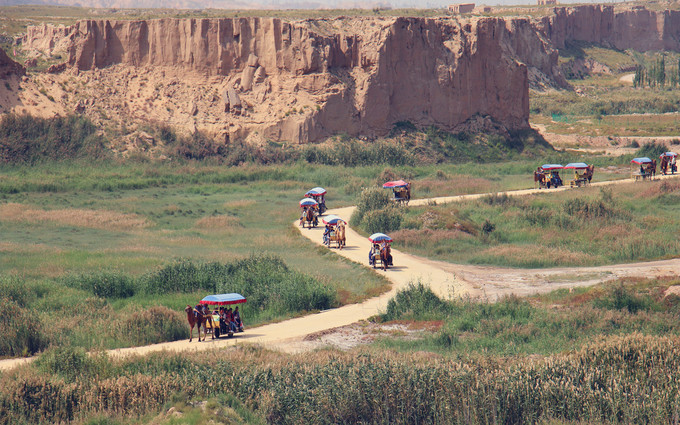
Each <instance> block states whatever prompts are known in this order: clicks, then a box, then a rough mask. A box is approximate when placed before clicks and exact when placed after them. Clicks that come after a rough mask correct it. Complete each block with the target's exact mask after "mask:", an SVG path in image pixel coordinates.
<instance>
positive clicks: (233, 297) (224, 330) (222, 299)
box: [200, 293, 247, 338]
mask: <svg viewBox="0 0 680 425" xmlns="http://www.w3.org/2000/svg"><path fill="white" fill-rule="evenodd" d="M246 301H247V300H246V297H244V296H243V295H241V294H237V293H231V294H216V295H208V296H207V297H205V298H203V299H202V300H201V301H200V303H201V304H206V305H208V306H211V305H217V306H225V305H232V304H242V303H245V302H246ZM212 319H213V320H212V321H208V322H206V328H207V329H212V328H213V327H214V329H212V332H213V334H214V335H215V337H216V338H219V337H220V335H221V334H222V335H223V334H227V335H228V336H229V337H232V336H234V333H233V332H232V330H231V329H230V327H229V326H228V325H227V323H226V322H225V321H224V320H223V319H222V318H221V317H220V315H219V314H215V313H214V312H213V315H212ZM216 323H219V326H213V325H214V324H216ZM237 330H238V331H239V332H243V322H241V323H240V324H239V326H238V328H237Z"/></svg>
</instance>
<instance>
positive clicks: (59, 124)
mask: <svg viewBox="0 0 680 425" xmlns="http://www.w3.org/2000/svg"><path fill="white" fill-rule="evenodd" d="M104 145H105V141H104V139H103V138H102V136H100V135H98V134H97V127H96V126H95V125H94V124H93V123H92V122H91V121H90V120H89V119H87V118H86V117H83V116H75V115H70V116H68V117H55V118H49V119H47V118H38V117H33V116H30V115H14V114H7V115H4V116H3V117H2V119H0V163H9V164H15V163H29V164H33V163H38V162H42V161H45V160H52V161H63V160H67V159H77V158H102V157H105V156H106V155H107V153H106V152H107V151H106V150H105V149H104Z"/></svg>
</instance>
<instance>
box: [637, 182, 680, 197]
mask: <svg viewBox="0 0 680 425" xmlns="http://www.w3.org/2000/svg"><path fill="white" fill-rule="evenodd" d="M673 192H680V182H678V181H671V180H663V181H657V182H653V183H652V184H651V185H648V187H647V188H646V190H644V191H642V192H640V193H639V194H638V195H637V197H638V198H656V197H659V196H661V195H665V194H668V193H673Z"/></svg>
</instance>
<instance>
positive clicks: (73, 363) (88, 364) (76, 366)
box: [35, 347, 96, 382]
mask: <svg viewBox="0 0 680 425" xmlns="http://www.w3.org/2000/svg"><path fill="white" fill-rule="evenodd" d="M35 367H37V368H38V369H39V370H40V371H41V372H42V373H45V374H54V375H58V376H60V377H62V378H63V379H65V380H66V381H67V382H73V381H75V380H76V379H87V378H88V377H90V376H91V375H92V374H93V372H94V371H95V369H96V367H95V362H94V361H93V360H92V359H91V358H90V356H88V354H87V352H86V351H85V349H84V348H80V347H53V348H50V349H49V350H47V351H45V352H44V353H43V354H41V355H40V357H38V358H37V359H36V360H35Z"/></svg>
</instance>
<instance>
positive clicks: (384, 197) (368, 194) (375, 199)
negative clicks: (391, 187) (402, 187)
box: [357, 187, 390, 213]
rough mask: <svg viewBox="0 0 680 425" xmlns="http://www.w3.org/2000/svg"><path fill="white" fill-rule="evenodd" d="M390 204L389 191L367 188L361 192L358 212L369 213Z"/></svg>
mask: <svg viewBox="0 0 680 425" xmlns="http://www.w3.org/2000/svg"><path fill="white" fill-rule="evenodd" d="M389 204H390V195H389V194H388V191H387V190H385V189H382V188H378V187H367V188H365V189H364V190H362V191H361V194H360V195H359V200H358V202H357V210H359V211H361V212H364V213H365V212H368V211H373V210H379V209H382V208H385V207H386V206H388V205H389Z"/></svg>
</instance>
